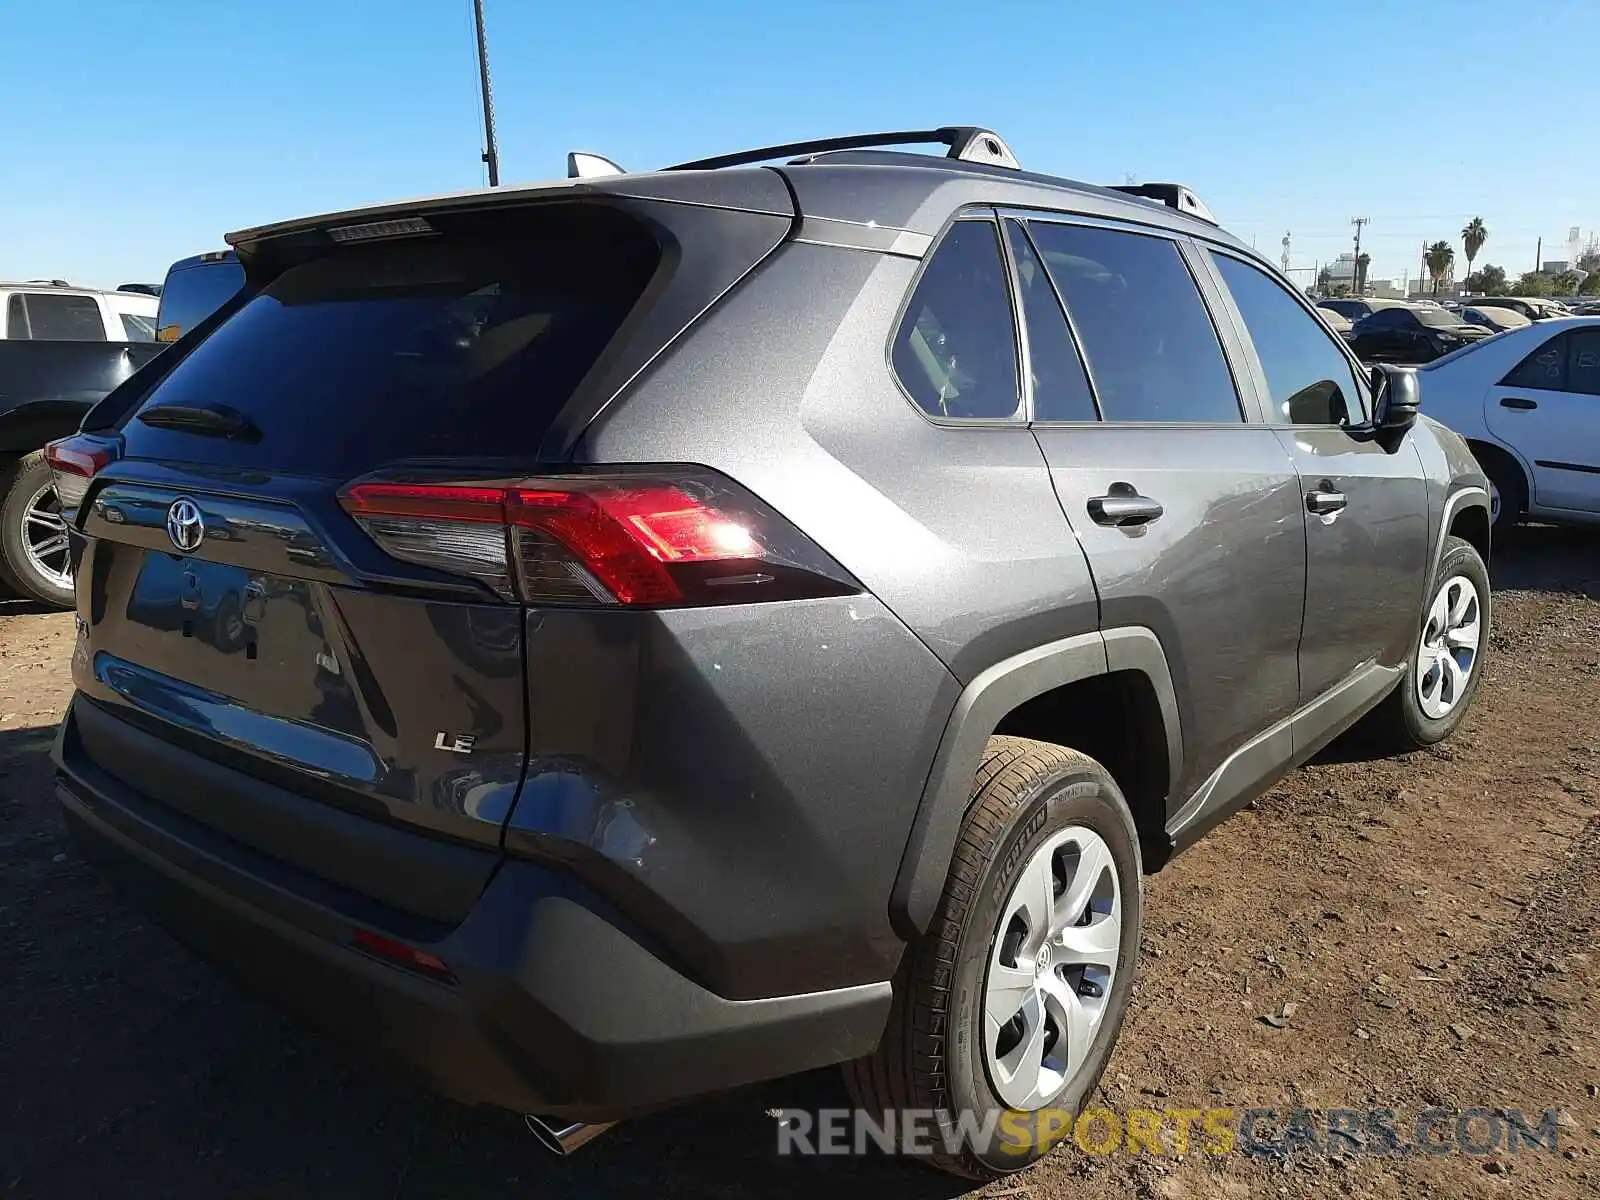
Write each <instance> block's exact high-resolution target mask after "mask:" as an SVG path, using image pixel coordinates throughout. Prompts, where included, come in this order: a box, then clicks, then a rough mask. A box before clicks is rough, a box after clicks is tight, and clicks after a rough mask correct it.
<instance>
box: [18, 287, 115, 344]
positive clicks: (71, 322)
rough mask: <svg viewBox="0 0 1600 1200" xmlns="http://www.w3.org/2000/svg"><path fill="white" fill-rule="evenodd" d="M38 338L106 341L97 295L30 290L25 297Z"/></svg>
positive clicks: (68, 340) (41, 339) (30, 321)
mask: <svg viewBox="0 0 1600 1200" xmlns="http://www.w3.org/2000/svg"><path fill="white" fill-rule="evenodd" d="M23 300H24V303H25V304H26V305H27V308H28V325H29V327H30V328H31V329H32V331H33V339H34V341H46V342H103V341H105V340H106V325H105V321H104V320H102V319H101V316H100V302H99V301H97V300H96V299H95V298H94V297H93V296H52V295H50V294H49V293H46V292H29V293H27V294H26V295H25V296H24V297H23Z"/></svg>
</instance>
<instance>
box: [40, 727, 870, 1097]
mask: <svg viewBox="0 0 1600 1200" xmlns="http://www.w3.org/2000/svg"><path fill="white" fill-rule="evenodd" d="M73 724H74V720H73V713H72V711H71V710H69V712H68V716H67V719H66V721H65V722H64V723H63V726H62V733H61V735H60V738H59V739H58V743H57V749H56V762H57V766H58V770H57V776H56V794H57V797H58V799H59V800H60V802H61V804H62V807H63V809H64V812H65V815H66V818H67V823H68V825H69V826H70V828H71V830H72V832H73V834H74V836H75V838H76V840H77V842H78V844H79V845H80V847H81V848H82V850H83V853H84V855H85V857H86V858H88V859H89V860H90V861H91V862H94V863H95V864H96V865H97V866H99V867H100V868H101V870H102V871H104V873H106V874H107V875H108V876H111V877H112V878H114V879H115V880H117V881H118V882H119V883H121V884H122V885H123V886H124V887H125V888H126V889H127V890H128V891H129V892H130V893H131V894H132V895H133V896H134V897H135V898H136V900H137V901H138V903H140V904H141V905H142V906H143V907H144V908H146V909H147V910H148V911H150V912H151V913H152V915H153V916H155V917H156V919H157V920H159V921H160V922H161V923H162V924H164V925H166V926H167V927H168V928H169V929H171V930H172V931H173V932H174V933H175V934H177V935H178V936H179V937H181V938H182V939H183V940H184V941H186V942H188V943H189V944H190V945H192V946H193V947H194V948H196V949H197V950H199V951H200V952H201V953H202V954H204V955H205V956H206V957H207V958H209V959H212V960H213V961H215V962H217V963H218V964H219V965H220V966H222V967H224V968H225V969H226V970H228V971H229V972H230V973H231V974H233V975H235V976H236V977H238V978H240V979H241V980H242V981H243V982H244V983H246V984H247V985H248V986H249V987H250V988H252V989H253V990H255V991H257V992H260V993H262V994H264V995H266V996H268V997H269V998H272V999H274V1000H276V1001H278V1002H279V1003H281V1004H282V1005H283V1006H284V1007H285V1008H287V1009H289V1010H290V1011H291V1012H293V1013H294V1014H296V1015H297V1016H299V1017H301V1018H302V1019H303V1020H305V1021H306V1022H307V1023H309V1024H310V1025H312V1026H314V1027H316V1028H318V1029H320V1030H322V1031H324V1032H325V1033H327V1034H330V1035H331V1036H332V1037H333V1038H335V1039H336V1040H337V1041H338V1042H339V1043H341V1044H342V1045H345V1046H348V1047H349V1048H351V1049H354V1050H356V1051H358V1052H361V1053H363V1054H365V1055H367V1056H369V1057H375V1058H377V1059H379V1060H380V1061H383V1062H387V1063H390V1064H394V1065H399V1066H402V1067H406V1068H409V1069H411V1071H412V1072H414V1073H420V1075H421V1076H422V1077H423V1078H424V1079H425V1081H426V1082H428V1083H429V1084H430V1085H431V1086H432V1087H433V1088H434V1089H435V1090H437V1091H440V1092H442V1093H444V1094H446V1095H449V1096H452V1097H454V1098H456V1099H458V1100H462V1101H465V1102H468V1103H488V1104H495V1105H499V1106H501V1107H505V1108H509V1109H512V1110H515V1111H523V1112H541V1113H548V1114H551V1115H555V1116H562V1117H569V1118H572V1119H579V1120H591V1121H593V1120H611V1119H616V1118H618V1117H622V1116H626V1115H629V1114H630V1113H634V1112H638V1111H642V1110H645V1109H649V1108H652V1107H658V1106H661V1105H664V1104H669V1103H672V1102H674V1101H678V1100H682V1099H686V1098H688V1097H691V1096H695V1095H700V1094H705V1093H709V1092H714V1091H720V1090H723V1089H726V1088H729V1087H735V1086H739V1085H741V1084H745V1083H750V1082H754V1081H757V1080H762V1079H769V1078H775V1077H777V1076H781V1075H786V1074H791V1073H793V1072H796V1071H801V1070H807V1069H810V1068H813V1067H818V1066H823V1065H826V1064H829V1063H833V1062H840V1061H843V1060H845V1059H849V1058H852V1057H856V1056H858V1055H861V1054H864V1053H867V1052H869V1051H870V1050H871V1049H872V1048H873V1047H874V1046H875V1045H876V1044H877V1041H878V1038H879V1035H880V1033H881V1032H882V1029H883V1026H884V1022H885V1020H886V1019H887V1016H888V1009H889V1004H890V999H891V987H890V984H889V983H887V982H884V983H874V984H865V985H861V986H856V987H847V988H840V989H837V990H832V991H822V992H814V993H809V994H805V995H792V996H780V997H775V998H771V999H760V1000H728V999H725V998H723V997H720V996H718V995H716V994H714V993H712V992H709V991H707V990H706V989H704V988H703V987H701V986H700V985H698V984H696V983H695V982H693V981H692V980H690V979H687V978H685V977H684V976H683V975H681V974H679V973H678V972H677V971H675V970H673V969H672V968H671V967H669V966H668V965H667V964H666V963H664V962H663V961H662V960H661V959H660V958H658V957H656V956H655V955H654V954H652V953H651V952H650V951H649V950H648V949H647V948H646V947H645V946H644V945H641V944H640V942H639V941H638V940H635V938H634V937H632V936H630V935H629V933H627V932H625V931H624V930H623V929H622V928H619V926H618V924H617V923H613V921H612V920H611V919H609V918H608V916H606V915H602V914H603V913H605V911H606V910H605V909H604V907H603V906H602V905H600V904H599V903H598V902H596V901H594V900H593V898H592V897H590V896H588V895H587V894H586V893H584V892H583V891H582V890H581V889H579V888H576V887H574V886H573V885H572V883H571V881H570V880H568V879H567V878H566V877H564V876H562V875H560V874H558V873H555V872H551V871H547V870H544V869H542V868H541V867H538V866H536V865H534V864H532V863H527V862H520V861H516V860H506V861H505V862H503V863H502V864H501V865H500V866H499V868H498V869H497V870H496V871H495V873H494V875H493V877H492V878H491V880H490V882H489V884H488V885H487V887H486V888H485V889H484V891H483V893H482V894H481V895H480V896H479V897H478V899H477V901H476V903H475V904H474V905H473V906H472V908H471V911H470V912H469V913H468V915H467V916H466V918H465V919H464V920H462V921H461V922H460V923H459V924H455V925H451V926H445V925H440V924H437V923H434V922H427V921H421V920H419V919H418V918H416V917H413V916H408V915H407V914H404V913H401V912H399V911H398V910H394V909H390V908H388V907H387V906H384V905H380V904H377V903H376V902H374V901H372V900H371V899H369V898H367V897H363V896H358V895H356V894H354V893H350V892H346V891H343V890H342V889H340V888H338V887H336V886H335V885H333V884H331V883H329V882H328V881H326V880H324V879H321V878H318V877H315V876H311V875H309V874H306V873H305V872H303V871H300V870H299V869H297V868H295V867H292V866H290V865H288V864H286V863H283V862H282V861H280V860H277V859H272V858H269V857H267V856H265V855H263V854H262V853H261V852H259V851H257V850H254V849H252V848H250V847H247V846H245V845H243V844H241V843H239V842H236V841H233V840H232V839H230V838H227V837H225V836H223V835H221V834H218V833H217V832H216V831H214V830H212V829H210V828H209V827H207V826H205V825H203V824H201V823H199V822H197V821H195V820H194V819H193V818H192V817H190V816H188V815H186V814H184V813H181V812H179V811H177V810H176V809H174V808H171V807H169V806H167V805H164V804H161V803H159V802H157V801H155V800H152V799H150V798H149V797H147V796H144V795H142V794H140V793H137V792H135V791H133V790H132V789H130V788H128V787H127V786H126V785H124V784H121V783H120V782H119V781H118V780H116V779H115V778H113V777H111V776H110V775H108V774H106V773H105V772H103V771H102V770H100V769H99V768H97V767H96V766H95V765H94V764H93V763H92V762H89V761H87V760H86V759H84V758H83V757H82V756H81V755H75V754H73V753H72V745H71V743H72V739H73V738H74V736H75V735H74V729H73ZM418 836H420V835H418ZM362 930H369V931H372V932H376V933H380V934H383V935H385V936H386V937H389V938H393V939H396V940H400V941H403V942H405V943H407V944H409V945H413V946H416V947H418V948H419V949H422V950H425V951H426V952H428V953H430V954H432V955H435V956H437V957H438V958H439V959H442V960H443V961H444V962H445V963H446V964H447V965H448V966H449V968H450V970H451V971H452V973H453V974H454V981H453V982H450V983H446V982H440V981H436V980H434V979H432V978H428V977H426V976H423V975H419V974H415V973H413V972H411V971H408V970H406V969H404V968H401V967H397V966H391V965H390V964H388V963H387V962H384V961H382V960H380V959H376V958H373V957H370V956H369V955H367V954H365V953H363V952H362V951H360V950H357V949H356V948H355V946H354V939H355V937H356V935H357V933H358V932H360V931H362Z"/></svg>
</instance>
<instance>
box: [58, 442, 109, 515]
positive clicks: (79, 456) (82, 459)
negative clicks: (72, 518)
mask: <svg viewBox="0 0 1600 1200" xmlns="http://www.w3.org/2000/svg"><path fill="white" fill-rule="evenodd" d="M119 449H120V441H119V439H117V438H114V437H101V436H98V435H96V434H92V433H75V434H73V435H72V436H71V437H65V438H61V439H60V440H58V441H54V442H51V443H49V444H48V445H47V446H45V448H44V460H45V462H47V463H49V464H50V470H51V473H52V474H53V475H54V476H55V481H56V494H57V495H58V496H60V498H61V507H62V508H63V509H64V510H66V511H68V512H71V511H73V510H75V509H76V508H77V507H78V505H80V504H81V503H83V498H84V496H86V495H88V493H89V481H90V480H91V479H93V478H94V477H95V475H96V474H98V473H99V472H101V471H103V470H105V469H106V468H107V467H109V466H110V465H111V464H112V463H113V462H115V461H116V458H117V454H118V451H119Z"/></svg>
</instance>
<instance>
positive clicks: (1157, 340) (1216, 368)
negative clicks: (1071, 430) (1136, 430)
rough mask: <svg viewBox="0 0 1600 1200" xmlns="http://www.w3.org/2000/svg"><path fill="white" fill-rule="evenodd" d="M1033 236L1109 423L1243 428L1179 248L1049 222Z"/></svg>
mask: <svg viewBox="0 0 1600 1200" xmlns="http://www.w3.org/2000/svg"><path fill="white" fill-rule="evenodd" d="M1028 228H1029V231H1030V232H1031V233H1032V234H1033V240H1034V243H1035V245H1037V246H1038V247H1039V253H1040V254H1041V255H1042V256H1043V258H1044V263H1045V267H1046V268H1047V269H1048V270H1049V272H1050V277H1051V278H1052V279H1054V280H1055V283H1056V289H1057V290H1058V291H1059V292H1060V293H1061V295H1062V296H1063V298H1065V300H1066V302H1067V310H1068V311H1069V312H1070V313H1071V314H1072V321H1073V324H1074V326H1075V327H1076V328H1077V331H1078V337H1079V338H1080V339H1081V340H1082V343H1083V352H1084V356H1085V357H1086V358H1087V359H1088V360H1089V370H1090V372H1091V374H1093V376H1094V386H1095V391H1096V393H1097V394H1098V395H1099V397H1100V412H1101V414H1102V415H1103V416H1104V418H1105V419H1106V420H1107V421H1205V422H1218V421H1225V422H1230V423H1233V422H1239V421H1242V420H1243V419H1244V414H1243V411H1242V410H1241V409H1240V407H1239V394H1238V392H1237V391H1236V390H1235V389H1234V386H1233V376H1232V375H1231V374H1229V372H1228V364H1227V361H1226V360H1225V359H1224V358H1223V356H1222V345H1221V343H1220V342H1219V341H1218V340H1217V331H1216V329H1215V327H1214V326H1213V325H1212V324H1211V317H1210V315H1209V314H1208V313H1207V311H1206V308H1205V304H1204V303H1203V302H1202V301H1201V299H1200V291H1199V289H1198V288H1197V287H1196V286H1195V282H1194V278H1193V277H1192V276H1191V275H1190V274H1189V268H1188V267H1187V266H1186V265H1185V263H1184V261H1183V255H1182V253H1181V252H1180V251H1179V250H1178V247H1177V244H1176V243H1174V242H1172V241H1169V240H1168V239H1166V238H1162V237H1147V236H1145V235H1143V234H1136V233H1119V232H1117V231H1115V230H1109V229H1094V228H1089V227H1086V226H1079V225H1058V224H1053V223H1050V222H1044V221H1032V222H1029V225H1028Z"/></svg>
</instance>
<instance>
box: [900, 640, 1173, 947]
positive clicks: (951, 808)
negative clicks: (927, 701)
mask: <svg viewBox="0 0 1600 1200" xmlns="http://www.w3.org/2000/svg"><path fill="white" fill-rule="evenodd" d="M1111 671H1138V672H1140V673H1142V674H1143V675H1144V676H1145V677H1146V678H1147V679H1148V681H1149V683H1150V686H1151V688H1152V690H1153V691H1154V693H1155V696H1156V701H1157V704H1158V705H1159V707H1160V711H1161V718H1162V723H1163V725H1164V727H1165V728H1164V733H1165V738H1166V743H1167V758H1168V762H1167V777H1168V781H1169V789H1170V788H1171V787H1173V786H1175V785H1176V781H1177V780H1178V778H1179V776H1180V774H1181V772H1182V766H1183V735H1182V729H1181V726H1180V724H1179V718H1178V700H1177V693H1176V691H1175V690H1174V689H1173V686H1172V673H1171V670H1170V669H1169V667H1168V665H1167V657H1166V654H1165V652H1164V651H1163V650H1162V647H1161V641H1160V639H1159V638H1158V637H1157V636H1156V635H1155V633H1154V632H1152V631H1151V630H1149V629H1146V628H1144V627H1142V626H1131V627H1126V628H1116V629H1109V630H1104V631H1101V630H1096V631H1094V632H1092V633H1084V634H1078V635H1076V636H1074V637H1069V638H1063V639H1061V640H1059V641H1055V642H1048V643H1046V644H1045V645H1043V646H1038V647H1035V648H1034V649H1032V650H1026V651H1023V652H1022V653H1021V654H1016V655H1013V656H1012V657H1010V658H1007V659H1003V660H1002V661H1000V662H998V663H995V664H994V665H993V666H991V667H989V668H988V669H987V670H984V671H982V672H980V673H979V674H978V675H977V676H976V677H975V678H974V679H973V680H972V682H970V683H969V684H967V685H966V687H965V688H963V689H962V691H961V695H960V696H959V697H958V698H957V699H956V704H955V708H954V710H953V711H952V712H951V714H950V717H949V720H948V721H947V722H946V723H945V729H944V734H943V735H942V736H941V737H940V739H939V747H938V750H937V751H936V752H935V754H934V758H933V765H932V768H931V769H930V770H929V772H928V779H927V782H926V784H925V785H924V787H923V791H922V799H921V802H920V803H919V804H918V806H917V814H916V817H915V819H914V820H913V822H912V826H911V833H910V836H909V838H908V839H907V842H906V849H905V853H904V854H903V855H902V857H901V860H900V869H899V872H898V874H897V875H896V877H895V883H894V890H893V892H892V894H891V896H890V903H889V915H890V919H891V920H892V922H893V923H894V927H895V929H896V930H897V931H898V932H899V933H900V934H901V936H902V937H905V938H906V939H907V940H911V939H914V938H916V937H919V936H920V935H921V934H922V933H924V932H926V930H927V929H928V927H929V925H930V924H931V923H932V920H933V914H934V909H935V908H936V907H937V905H938V901H939V895H940V893H941V892H942V891H943V889H944V881H945V876H946V875H947V874H948V873H949V869H950V860H951V858H952V856H953V855H954V853H955V845H956V839H957V838H958V837H959V836H960V833H961V821H962V818H963V817H964V816H965V815H966V812H967V808H968V806H969V805H970V803H971V799H972V780H973V778H974V776H976V774H977V772H978V765H979V763H980V762H981V760H982V758H983V752H984V748H985V747H986V746H987V745H988V742H989V738H990V737H991V736H992V735H993V734H994V731H995V729H997V728H998V727H999V725H1000V722H1001V720H1002V719H1004V717H1005V716H1006V714H1008V713H1009V712H1011V710H1012V709H1014V708H1016V707H1017V706H1018V705H1020V704H1022V703H1024V702H1025V701H1028V700H1031V699H1033V698H1034V697H1035V696H1040V695H1043V694H1044V693H1045V692H1048V691H1050V690H1052V689H1053V688H1058V687H1061V686H1062V685H1064V684H1068V683H1076V682H1078V681H1080V680H1084V679H1091V678H1094V677H1095V676H1098V675H1105V674H1107V673H1109V672H1111ZM1169 803H1170V791H1169Z"/></svg>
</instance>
